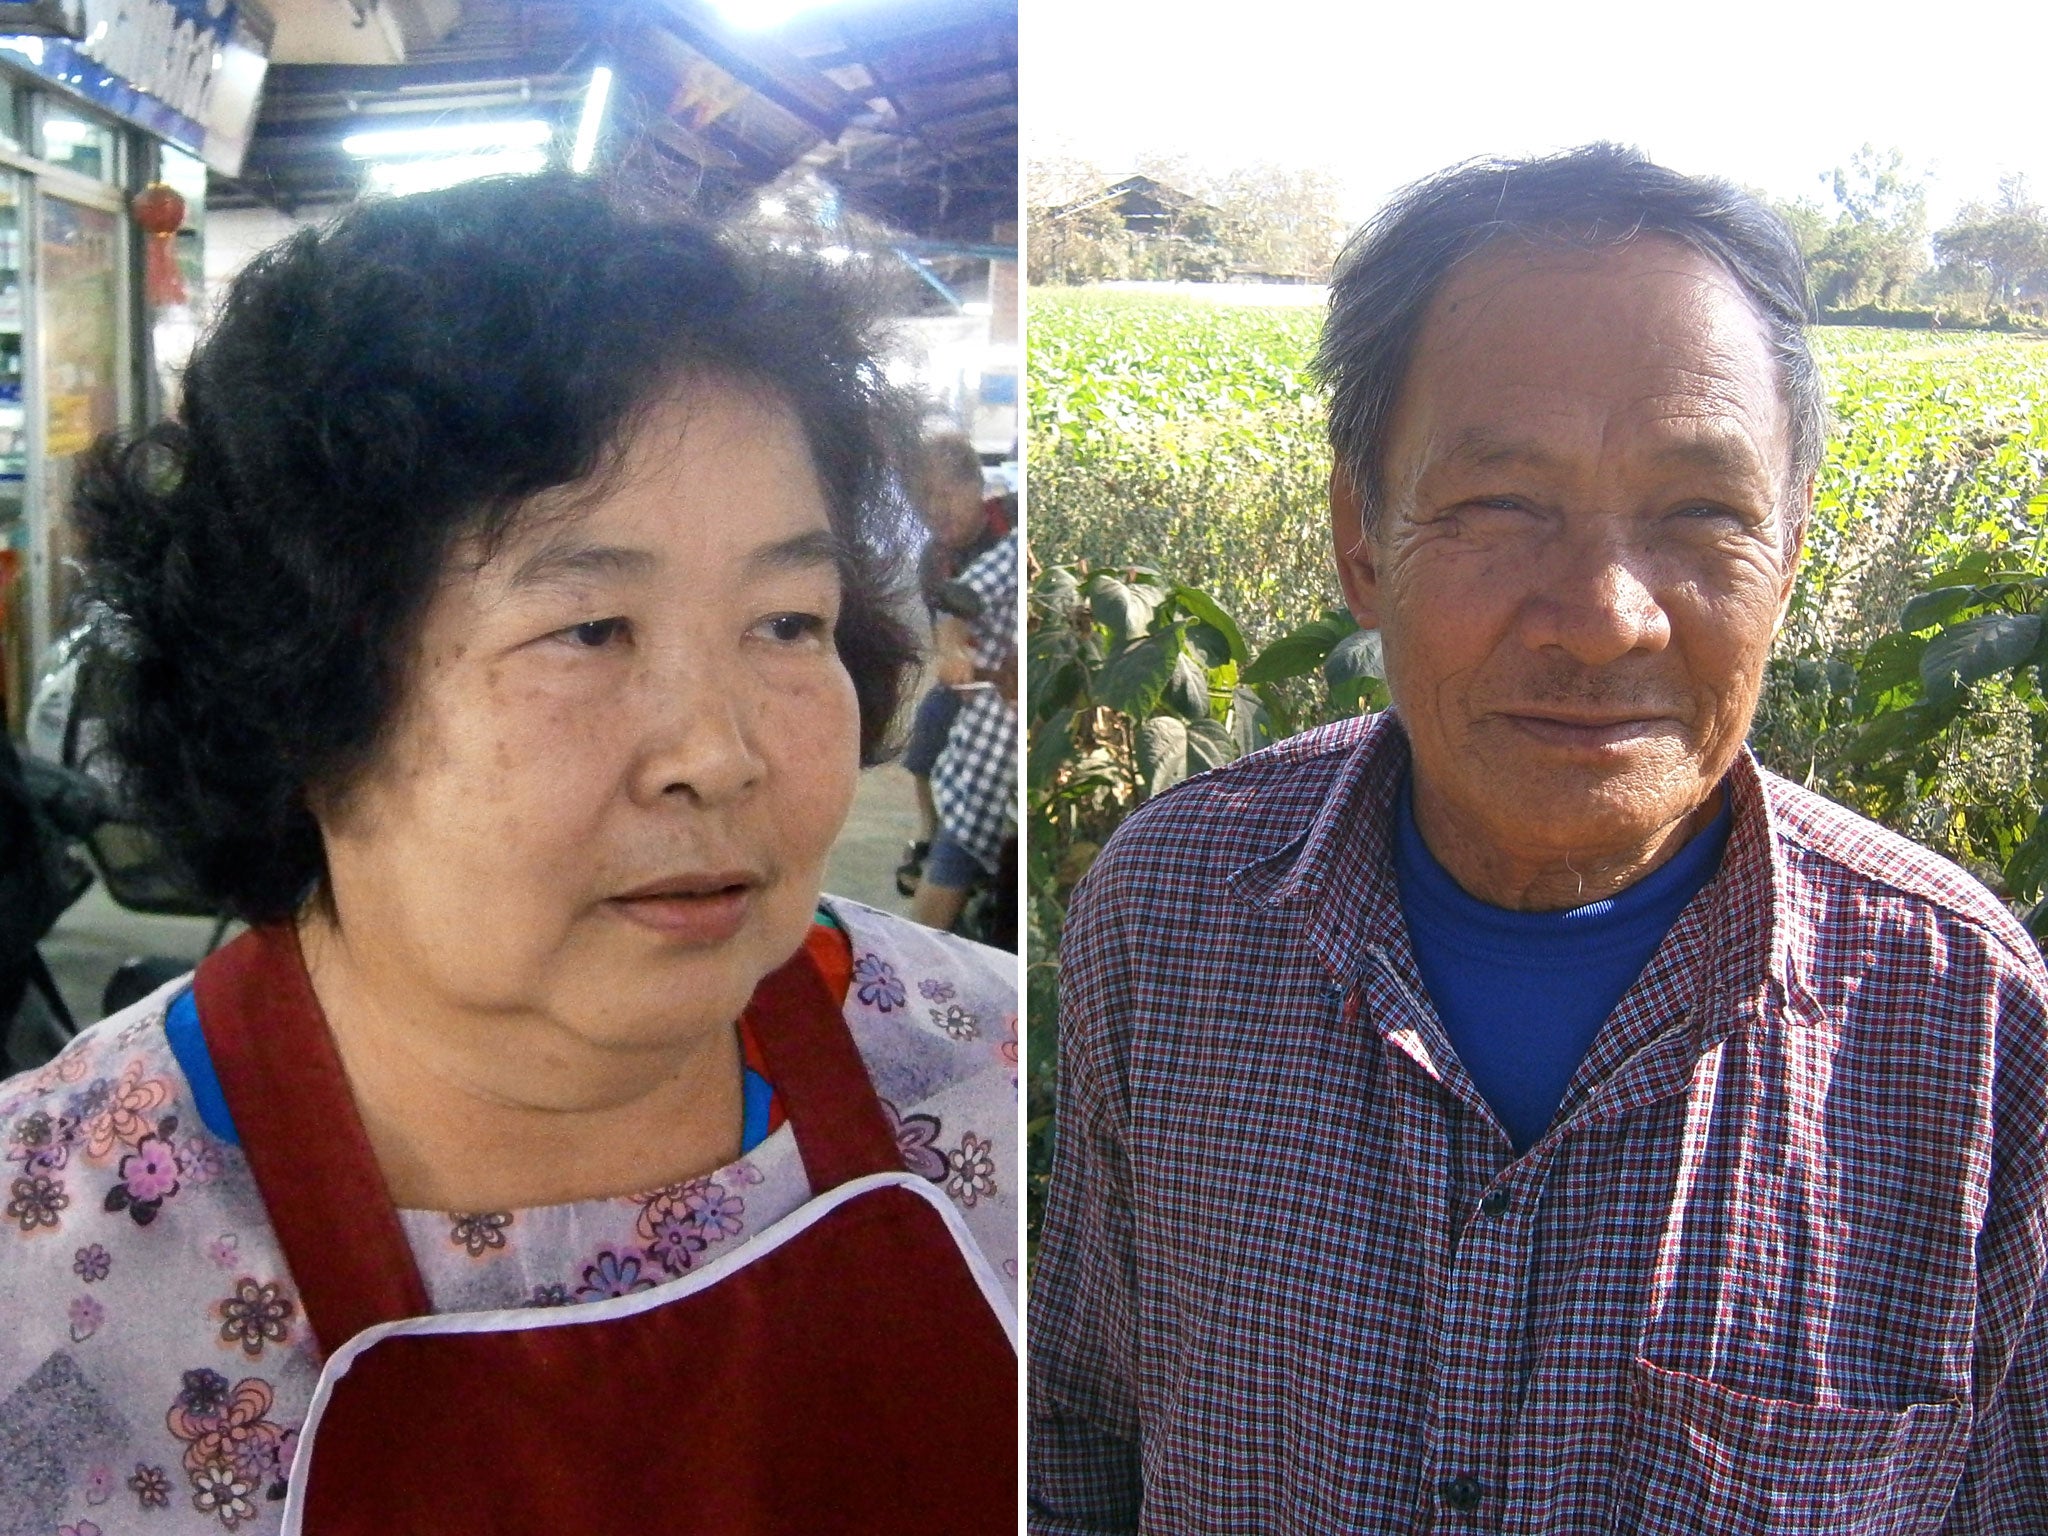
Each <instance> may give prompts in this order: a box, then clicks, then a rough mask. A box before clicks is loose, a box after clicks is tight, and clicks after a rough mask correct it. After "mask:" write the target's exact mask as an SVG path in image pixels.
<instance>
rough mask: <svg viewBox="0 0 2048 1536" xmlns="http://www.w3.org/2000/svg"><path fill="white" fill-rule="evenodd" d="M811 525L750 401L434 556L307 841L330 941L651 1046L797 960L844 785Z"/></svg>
mask: <svg viewBox="0 0 2048 1536" xmlns="http://www.w3.org/2000/svg"><path fill="white" fill-rule="evenodd" d="M839 603H840V590H839V577H838V572H837V567H836V566H835V564H834V561H833V559H832V534H831V528H830V524H829V522H828V520H827V517H826V511H825V501H824V497H823V493H822V491H821V490H820V488H819V485H818V480H817V475H816V472H815V471H814V469H813V468H812V465H811V459H810V454H809V451H808V450H807V448H806V446H805V443H804V439H803V434H802V431H801V429H800V427H799V426H798V424H797V422H796V419H795V418H794V417H793V416H792V415H791V414H790V412H789V411H788V409H787V408H786V407H785V406H784V405H782V404H781V403H780V402H779V401H777V400H775V399H774V398H773V397H772V396H770V395H767V394H764V393H759V392H754V391H750V390H748V389H746V388H743V387H736V386H730V385H723V384H715V383H712V384H703V385H699V386H697V387H694V388H691V389H690V390H688V391H687V392H686V393H685V394H683V395H682V396H680V397H678V398H677V399H675V400H672V401H670V402H667V403H665V404H663V405H661V406H659V407H657V408H655V409H653V410H651V411H649V412H648V413H647V415H646V417H645V419H644V422H643V424H642V425H641V427H640V428H639V430H638V432H637V434H636V435H635V436H634V437H633V438H632V439H631V441H630V442H629V444H628V446H627V451H626V454H625V458H624V463H623V467H622V470H621V472H620V473H619V474H618V475H617V477H616V478H615V479H611V480H608V481H607V482H606V483H605V484H604V486H603V488H602V490H601V493H600V494H599V495H598V497H597V499H596V500H594V501H591V502H588V503H586V504H583V505H580V506H573V508H572V510H570V511H568V512H566V513H564V514H563V515H562V516H559V517H548V516H545V515H542V516H539V517H536V518H534V519H531V520H530V525H529V526H524V527H522V528H521V529H520V531H518V532H517V533H515V534H514V535H513V536H512V537H511V538H509V539H507V540H506V541H505V542H504V543H503V545H502V546H501V547H500V548H499V549H498V550H497V551H496V553H495V554H494V555H493V556H492V557H491V558H490V560H489V561H488V562H487V563H484V564H482V565H481V566H479V565H478V564H477V562H476V559H475V557H474V555H473V553H472V554H469V555H467V556H466V555H465V554H464V552H462V551H460V550H458V552H457V554H456V556H455V558H454V559H452V560H451V562H450V568H449V573H448V574H447V576H446V577H445V579H444V580H443V582H442V584H441V586H440V588H439V590H438V591H437V593H436V594H435V596H434V598H433V600H432V603H431V606H430V607H429V609H428V611H427V614H426V617H425V622H424V626H423V629H422V633H421V635H420V640H419V645H418V650H417V654H416V656H415V658H414V662H413V666H412V671H411V675H410V679H409V683H408V686H407V691H406V696H405V699H404V701H403V703H402V705H401V708H400V710H399V714H398V717H397V719H396V720H395V722H394V728H393V730H392V732H391V734H390V737H389V739H388V742H387V744H386V746H385V748H384V750H383V752H382V754H381V756H380V758H379V759H378V761H377V762H376V763H375V764H374V765H373V767H372V768H371V769H370V770H369V771H368V772H367V773H366V774H365V775H363V776H362V777H361V778H360V779H358V780H357V781H356V782H355V783H354V784H353V785H351V787H350V788H349V790H348V792H347V793H346V795H344V796H342V797H340V800H339V803H338V805H336V806H335V807H334V808H333V809H332V811H331V812H330V813H326V814H322V816H321V818H320V819H321V830H322V833H323V835H324V838H325V841H326V848H327V861H328V868H329V873H330V879H331V882H332V891H333V898H334V907H335V912H336V914H337V916H338V918H339V923H340V932H341V938H342V941H343V942H344V943H345V944H347V945H348V947H349V949H350V951H351V953H352V954H354V955H356V956H358V957H360V958H363V959H369V958H370V955H369V953H368V952H370V951H374V960H373V962H372V963H374V964H375V965H376V966H377V967H378V968H379V969H380V970H382V971H384V972H385V973H386V974H387V975H388V976H397V977H401V978H416V979H417V981H418V983H419V985H420V986H422V987H423V988H425V989H428V990H429V991H431V992H432V993H433V994H434V995H435V997H436V1000H438V1001H440V1002H441V1003H443V1004H444V1005H451V1004H452V1005H454V1006H457V1007H461V1008H465V1009H469V1010H481V1011H483V1012H486V1013H491V1012H507V1013H513V1014H528V1015H530V1014H533V1013H540V1014H543V1015H545V1016H547V1017H548V1018H550V1019H552V1020H554V1021H555V1022H556V1023H558V1024H559V1025H560V1026H562V1027H564V1028H566V1029H567V1030H568V1031H570V1032H571V1033H572V1034H574V1035H576V1036H578V1037H581V1038H583V1039H585V1040H587V1041H589V1042H591V1043H593V1044H598V1045H602V1046H616V1047H622V1048H625V1049H629V1050H630V1049H635V1048H645V1047H650V1046H660V1045H663V1044H665V1043H667V1042H669V1041H671V1040H675V1039H678V1038H680V1037H682V1036H683V1035H685V1034H688V1033H690V1032H691V1031H692V1030H694V1029H702V1028H704V1027H708V1026H711V1025H715V1024H722V1023H726V1022H729V1021H730V1020H732V1019H733V1018H735V1017H737V1015H738V1014H739V1012H740V1010H741V1008H742V1007H743V1006H744V1005H745V1003H746V1000H747V998H748V996H749V995H750V994H751V993H752V991H753V989H754V986H755V984H756V983H757V982H758V981H759V980H760V979H761V978H762V977H763V976H765V975H766V974H767V973H768V972H769V971H771V970H773V969H774V968H775V967H776V966H778V965H779V964H780V963H781V962H782V961H784V960H785V959H787V958H788V957H789V956H790V954H791V953H793V952H794V951H795V950H796V948H797V946H798V945H799V944H800V943H801V942H802V940H803V934H804V931H805V927H806V925H807V924H808V923H809V921H810V918H811V912H812V909H813V906H814V904H815V902H816V900H817V896H818V890H819V885H820V882H821V881H822V879H823V871H824V863H825V855H826V851H827V849H828V848H829V847H830V846H831V843H832V840H833V838H834V837H835V836H836V835H837V834H838V831H839V827H840V824H841V823H842V822H843V821H844V820H845V818H846V813H847V808H848V806H849V804H850V802H851V800H852V796H853V788H854V780H855V776H856V774H857V773H858V771H859V754H860V748H859V739H860V733H859V712H858V708H857V705H856V703H855V699H854V692H853V682H852V679H851V678H850V677H849V676H848V674H847V671H846V668H845V666H844V665H843V664H842V663H841V662H840V659H839V656H838V653H837V652H836V650H835V649H834V647H833V643H832V631H833V625H834V624H835V622H836V621H837V618H838V612H839Z"/></svg>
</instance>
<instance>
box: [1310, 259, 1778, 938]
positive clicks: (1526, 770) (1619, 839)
mask: <svg viewBox="0 0 2048 1536" xmlns="http://www.w3.org/2000/svg"><path fill="white" fill-rule="evenodd" d="M1788 432H1789V424H1788V421H1787V414H1786V410H1785V407H1784V403H1783V400H1782V396H1781V392H1780V390H1779V387H1778V382H1777V374H1776V370H1775V368H1774V366H1773V364H1772V361H1771V357H1770V353H1769V351H1768V349H1767V346H1766V343H1765V337H1764V331H1763V326H1762V323H1761V322H1760V321H1759V320H1758V319H1757V317H1756V315H1755V313H1754V311H1753V310H1752V308H1751V307H1750V305H1749V303H1748V301H1747V300H1746V299H1745V297H1744V296H1743V294H1742V293H1741V291H1740V289H1739V288H1738V287H1737V286H1736V285H1735V282H1734V280H1733V279H1732V278H1730V277H1729V276H1728V275H1727V274H1726V273H1725V272H1724V271H1723V270H1722V269H1721V268H1720V267H1719V266H1718V265H1716V264H1715V263H1714V262H1712V261H1711V260H1709V259H1708V258H1706V257H1704V256H1701V255H1699V254H1697V253H1695V252H1693V251H1692V250H1691V249H1690V248H1689V247H1686V246H1684V245H1681V244H1679V243H1677V242H1675V241H1670V240H1666V239H1662V238H1658V237H1644V238H1641V239H1638V240H1635V241H1633V242H1631V243H1630V244H1628V245H1626V246H1623V247H1620V248H1619V249H1609V250H1602V251H1593V252H1588V251H1581V250H1570V249H1555V248H1547V247H1531V246H1527V245H1522V244H1503V245H1500V246H1496V247H1493V248H1491V249H1488V250H1485V251H1482V252H1481V253H1479V254H1478V255H1477V256H1475V257H1474V258H1472V259H1471V260H1470V261H1467V262H1466V263H1464V264H1463V265H1462V266H1460V267H1459V268H1458V270H1457V271H1456V272H1455V273H1453V274H1452V276H1451V277H1450V278H1449V279H1448V280H1447V281H1446V282H1445V283H1444V285H1443V287H1442V289H1441V290H1440V291H1439V292H1438V294H1437V296H1436V298H1435V299H1434V301H1433V302H1432V303H1431V306H1430V308H1429V310H1428V312H1427V314H1426V315H1425V317H1424V320H1423V324H1422V328H1421V332H1420V335H1419V336H1418V338H1417V341H1416V345H1415V349H1414V354H1413V358H1412V360H1411V363H1410V365H1409V371H1408V376H1407V378H1406V380H1405V381H1404V383H1403V387H1402V391H1401V395H1400V398H1399V401H1398V402H1397V406H1396V410H1395V414H1394V420H1393V423H1392V427H1391V431H1390V434H1389V437H1388V443H1387V450H1386V457H1385V461H1384V483H1385V484H1384V490H1385V494H1384V498H1383V503H1382V508H1381V513H1380V518H1379V523H1378V527H1377V530H1376V532H1375V533H1373V534H1371V535H1361V533H1360V531H1359V517H1358V506H1357V500H1356V497H1355V495H1354V494H1353V492H1352V490H1351V488H1350V486H1349V483H1348V481H1346V479H1345V478H1344V476H1343V475H1342V474H1341V473H1340V474H1339V475H1338V476H1337V477H1336V479H1335V482H1334V485H1333V496H1332V501H1333V505H1334V509H1335V522H1336V537H1337V551H1338V566H1339V571H1340V575H1341V577H1342V580H1343V584H1344V590H1345V595H1346V597H1347V599H1348V600H1349V602H1350V604H1351V607H1352V611H1353V612H1354V613H1355V614H1356V615H1357V617H1358V621H1359V622H1360V623H1361V624H1363V625H1366V626H1367V627H1377V628H1378V629H1379V630H1380V632H1381V637H1382V639H1383V641H1384V643H1385V648H1386V664H1387V684H1388V688H1389V690H1390V691H1391V693H1392V695H1393V699H1394V703H1395V705H1396V707H1397V708H1398V709H1399V711H1400V715H1401V719H1402V721H1403V723H1404V724H1405V726H1406V728H1407V731H1408V735H1409V737H1410V740H1411V742H1412V744H1413V747H1414V761H1415V784H1416V797H1417V814H1418V817H1419V818H1420V819H1421V820H1422V822H1423V829H1424V832H1425V834H1426V835H1429V836H1430V839H1431V844H1432V847H1435V848H1436V849H1437V852H1438V854H1439V856H1440V857H1442V856H1445V853H1446V850H1445V849H1444V848H1443V847H1441V846H1439V843H1440V842H1441V841H1442V840H1443V838H1444V837H1451V838H1453V840H1458V841H1462V842H1463V843H1464V844H1466V845H1468V846H1469V847H1470V848H1471V849H1472V850H1473V858H1476V860H1477V861H1478V863H1479V864H1482V865H1487V864H1491V865H1492V866H1493V867H1496V868H1498V869H1501V870H1503V871H1505V872H1506V873H1507V875H1508V876H1509V878H1508V890H1507V892H1506V898H1505V899H1503V896H1502V895H1501V894H1499V893H1489V892H1485V891H1481V892H1478V894H1481V895H1487V896H1488V897H1489V899H1494V900H1497V901H1500V903H1501V904H1503V905H1557V904H1569V902H1568V901H1567V902H1563V903H1559V902H1553V901H1544V900H1533V899H1532V900H1529V901H1520V900H1515V899H1513V898H1514V893H1515V890H1516V889H1517V888H1520V889H1524V890H1526V889H1527V886H1528V883H1527V882H1526V881H1524V882H1522V884H1521V885H1520V887H1517V884H1516V878H1514V872H1516V871H1521V872H1523V873H1532V872H1535V871H1538V870H1542V869H1545V868H1555V867H1564V868H1579V869H1584V868H1586V867H1587V865H1588V864H1589V863H1597V862H1599V861H1601V860H1603V859H1606V860H1614V859H1616V858H1619V859H1620V860H1621V861H1622V862H1624V863H1626V862H1628V861H1629V856H1630V855H1631V854H1640V852H1641V851H1642V850H1643V849H1646V848H1651V847H1654V846H1656V845H1659V844H1660V843H1668V842H1669V841H1670V836H1671V834H1672V833H1673V832H1674V830H1675V829H1678V828H1680V827H1681V826H1682V825H1683V824H1684V823H1686V822H1687V820H1688V818H1690V817H1692V816H1693V814H1694V813H1695V812H1697V811H1699V810H1700V808H1701V807H1702V806H1703V805H1704V804H1705V802H1707V801H1708V799H1709V798H1710V797H1711V796H1712V794H1713V792H1714V788H1715V785H1716V784H1717V783H1718V782H1719V780H1720V778H1721V776H1722V774H1723V773H1724V772H1725V771H1726V770H1727V767H1728V765H1729V763H1730V762H1731V761H1732V760H1733V759H1734V756H1735V754H1736V752H1737V751H1738V750H1739V749H1740V747H1741V744H1742V739H1743V737H1744V735H1745V734H1746V732H1747V731H1748V728H1749V720H1750V715H1751V713H1752V711H1753V710H1754V708H1755V705H1756V697H1757V690H1758V687H1759V686H1760V684H1761V681H1762V677H1763V668H1764V662H1765V659H1766V656H1767V655H1768V652H1769V650H1770V644H1771V637H1772V634H1773V632H1774V630H1775V628H1776V625H1777V620H1778V617H1779V615H1780V614H1781V612H1782V611H1783V606H1784V602H1785V599H1786V597H1787V595H1788V593H1789V592H1790V590H1791V581H1792V572H1793V567H1794V565H1795V563H1796V561H1797V558H1798V549H1797V546H1796V542H1795V541H1794V540H1793V538H1792V537H1791V536H1790V534H1789V532H1788V527H1787V522H1788V514H1790V513H1792V512H1793V511H1794V510H1795V509H1796V508H1798V507H1800V506H1801V505H1802V500H1801V499H1802V498H1805V497H1810V495H1811V491H1812V488H1811V486H1810V485H1806V486H1791V485H1788V484H1787V480H1788V478H1789V473H1790V470H1789V458H1790V454H1789V440H1788ZM1446 862H1447V863H1451V864H1452V868H1453V872H1454V873H1457V872H1459V865H1458V863H1457V862H1454V861H1453V860H1451V859H1449V858H1446ZM1471 862H1472V859H1467V860H1466V863H1467V864H1470V863H1471Z"/></svg>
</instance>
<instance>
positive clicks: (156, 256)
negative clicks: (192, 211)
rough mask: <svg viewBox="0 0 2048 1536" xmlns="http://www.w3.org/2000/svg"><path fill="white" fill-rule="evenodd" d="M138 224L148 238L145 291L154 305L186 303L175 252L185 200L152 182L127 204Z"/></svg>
mask: <svg viewBox="0 0 2048 1536" xmlns="http://www.w3.org/2000/svg"><path fill="white" fill-rule="evenodd" d="M128 211H129V212H130V213H131V214H132V215H134V218H135V222H136V224H137V225H138V226H139V227H140V228H141V229H142V230H143V232H144V233H146V234H147V235H148V236H149V248H148V253H147V255H146V257H145V258H144V261H143V291H144V293H146V294H147V295H148V298H149V302H150V303H152V304H157V305H163V304H182V303H184V302H185V278H184V274H182V273H181V272H179V270H178V253H177V251H176V250H175V249H174V245H175V242H176V240H177V238H178V229H179V227H180V226H181V225H183V224H184V222H185V199H184V198H182V197H180V196H179V195H178V193H177V191H176V189H175V188H172V187H169V186H166V185H165V184H164V183H163V182H161V181H153V182H151V183H150V184H149V185H148V186H146V187H144V188H143V189H142V190H141V191H140V192H138V193H136V194H135V196H134V198H133V200H132V201H131V202H130V203H129V204H128Z"/></svg>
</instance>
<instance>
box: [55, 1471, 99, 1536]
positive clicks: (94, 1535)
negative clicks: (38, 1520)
mask: <svg viewBox="0 0 2048 1536" xmlns="http://www.w3.org/2000/svg"><path fill="white" fill-rule="evenodd" d="M107 1475H108V1476H109V1477H111V1476H113V1474H112V1473H111V1472H110V1473H108V1474H107ZM86 1500H87V1502H88V1503H92V1504H104V1503H106V1502H107V1500H106V1496H105V1495H104V1494H102V1495H101V1496H100V1497H99V1498H97V1499H95V1498H93V1497H92V1495H90V1494H87V1495H86ZM57 1536H100V1528H99V1527H98V1526H97V1525H95V1524H94V1523H93V1522H92V1521H90V1520H81V1521H79V1522H78V1524H76V1525H60V1526H58V1527H57Z"/></svg>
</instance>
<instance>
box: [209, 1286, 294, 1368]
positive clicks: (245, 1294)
mask: <svg viewBox="0 0 2048 1536" xmlns="http://www.w3.org/2000/svg"><path fill="white" fill-rule="evenodd" d="M214 1310H215V1311H216V1312H217V1313H218V1314H219V1316H220V1337H221V1342H222V1343H224V1344H240V1345H241V1346H242V1353H243V1354H245V1355H247V1356H248V1357H249V1358H250V1359H251V1360H254V1359H256V1358H257V1357H258V1356H260V1355H261V1354H262V1353H263V1346H264V1344H265V1343H271V1344H282V1343H283V1342H284V1341H285V1340H286V1339H287V1338H288V1337H289V1336H290V1335H291V1331H292V1315H293V1314H294V1313H295V1312H297V1311H298V1308H297V1306H296V1305H295V1304H294V1303H293V1301H292V1299H291V1297H289V1296H287V1295H285V1294H284V1286H283V1285H282V1284H281V1283H280V1282H278V1281H276V1280H273V1281H271V1282H270V1283H269V1284H267V1285H259V1284H257V1282H256V1281H255V1280H254V1279H253V1278H251V1277H249V1276H247V1275H244V1276H243V1277H242V1278H241V1279H240V1280H238V1281H236V1282H235V1294H234V1295H232V1296H230V1297H228V1298H227V1299H226V1300H224V1301H221V1302H218V1303H216V1304H215V1307H214Z"/></svg>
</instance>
